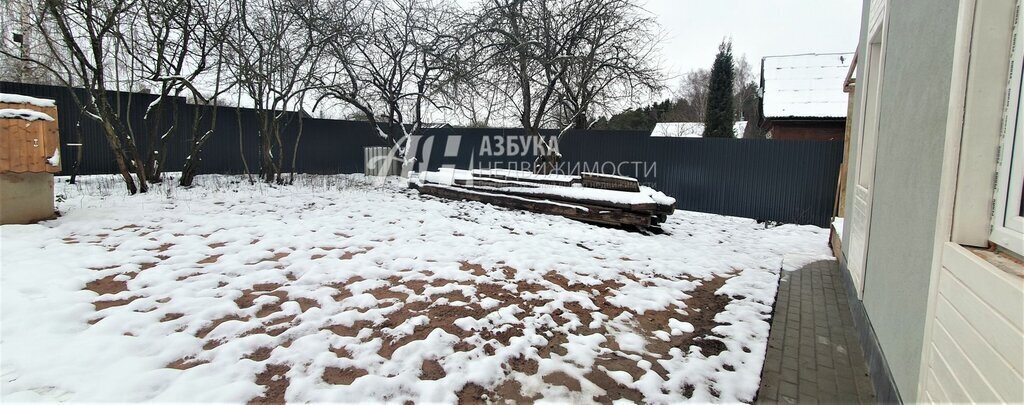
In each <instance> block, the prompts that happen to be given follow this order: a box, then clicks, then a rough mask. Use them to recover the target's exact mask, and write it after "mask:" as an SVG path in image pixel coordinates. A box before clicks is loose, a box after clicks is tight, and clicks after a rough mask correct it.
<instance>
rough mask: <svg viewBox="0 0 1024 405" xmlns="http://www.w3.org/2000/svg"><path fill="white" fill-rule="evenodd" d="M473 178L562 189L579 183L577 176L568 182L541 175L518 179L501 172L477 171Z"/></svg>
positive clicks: (474, 172)
mask: <svg viewBox="0 0 1024 405" xmlns="http://www.w3.org/2000/svg"><path fill="white" fill-rule="evenodd" d="M473 177H475V178H489V179H498V180H508V181H517V182H523V183H536V184H547V185H552V186H563V187H572V185H573V184H579V183H580V178H579V176H572V177H571V178H570V179H569V180H562V179H552V178H548V177H544V176H542V175H538V176H536V177H519V176H507V175H504V174H501V172H493V173H488V172H484V171H478V170H474V171H473Z"/></svg>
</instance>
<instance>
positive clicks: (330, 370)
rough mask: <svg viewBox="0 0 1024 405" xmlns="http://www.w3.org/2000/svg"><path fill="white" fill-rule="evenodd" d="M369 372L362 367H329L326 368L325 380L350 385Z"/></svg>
mask: <svg viewBox="0 0 1024 405" xmlns="http://www.w3.org/2000/svg"><path fill="white" fill-rule="evenodd" d="M366 374H368V373H367V372H366V370H363V369H361V368H337V367H327V368H325V369H324V376H323V379H324V382H326V383H328V384H334V385H350V384H352V382H353V381H355V380H356V379H357V378H359V377H362V376H364V375H366Z"/></svg>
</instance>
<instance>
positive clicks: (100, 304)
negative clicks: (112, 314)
mask: <svg viewBox="0 0 1024 405" xmlns="http://www.w3.org/2000/svg"><path fill="white" fill-rule="evenodd" d="M138 298H139V297H128V298H122V299H119V300H109V301H93V302H92V306H94V307H96V310H97V311H102V310H104V309H107V308H110V307H119V306H122V305H128V304H129V303H131V302H132V301H135V300H136V299H138Z"/></svg>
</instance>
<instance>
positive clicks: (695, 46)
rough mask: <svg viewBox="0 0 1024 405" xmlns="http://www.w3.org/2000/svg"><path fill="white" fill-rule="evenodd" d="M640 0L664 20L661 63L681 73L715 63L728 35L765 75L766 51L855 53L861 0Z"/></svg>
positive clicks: (736, 50) (737, 50)
mask: <svg viewBox="0 0 1024 405" xmlns="http://www.w3.org/2000/svg"><path fill="white" fill-rule="evenodd" d="M640 1H641V2H643V1H646V3H642V4H644V8H645V9H647V10H648V11H650V12H651V13H652V14H653V15H655V16H656V17H657V18H658V22H659V23H660V24H661V29H662V31H663V33H664V35H665V39H664V41H662V47H661V53H662V57H663V60H662V66H663V67H664V69H665V73H666V74H668V75H670V76H676V77H678V76H679V75H680V74H682V73H685V72H688V71H690V70H692V69H696V68H710V67H711V64H712V62H714V59H715V53H716V52H717V51H718V44H719V43H720V42H722V39H723V38H725V37H732V43H733V55H734V56H735V57H737V58H738V57H739V56H741V55H746V57H747V61H748V62H750V65H751V67H752V68H753V69H754V70H755V75H757V77H758V78H760V75H759V74H758V73H757V71H759V69H760V66H761V58H762V57H764V56H771V55H788V54H797V53H827V52H853V51H854V50H856V47H857V36H858V34H859V33H860V32H859V31H860V11H861V0H640ZM678 83H679V79H678V78H676V79H670V80H669V82H668V83H666V85H668V86H669V87H670V88H673V89H674V88H675V87H677V86H678Z"/></svg>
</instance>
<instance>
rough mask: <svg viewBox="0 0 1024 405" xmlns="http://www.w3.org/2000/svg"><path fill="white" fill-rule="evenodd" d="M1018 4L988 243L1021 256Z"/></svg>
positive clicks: (1022, 80)
mask: <svg viewBox="0 0 1024 405" xmlns="http://www.w3.org/2000/svg"><path fill="white" fill-rule="evenodd" d="M1021 12H1022V10H1021V7H1019V6H1018V10H1017V13H1018V14H1017V32H1016V33H1015V35H1014V39H1013V59H1012V61H1011V66H1010V74H1011V76H1010V86H1009V90H1008V92H1007V109H1006V119H1005V120H1004V126H1003V140H1002V143H1001V145H1000V148H999V169H998V173H997V177H996V195H995V211H994V212H993V214H994V215H993V216H992V242H994V243H996V244H997V245H999V246H1001V247H1003V248H1005V249H1008V250H1010V251H1012V252H1014V253H1017V254H1019V255H1024V102H1022V100H1021V96H1022V95H1024V92H1022V91H1021V90H1022V86H1024V75H1022V74H1021V73H1022V71H1021V70H1022V66H1024V49H1022V48H1024V44H1022V42H1024V40H1022V37H1021V26H1020V24H1021V21H1022V20H1021Z"/></svg>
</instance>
